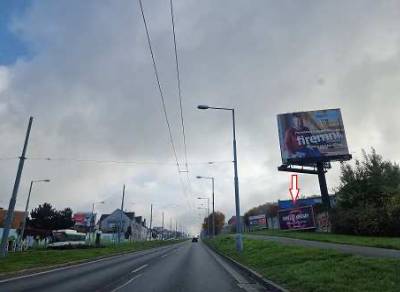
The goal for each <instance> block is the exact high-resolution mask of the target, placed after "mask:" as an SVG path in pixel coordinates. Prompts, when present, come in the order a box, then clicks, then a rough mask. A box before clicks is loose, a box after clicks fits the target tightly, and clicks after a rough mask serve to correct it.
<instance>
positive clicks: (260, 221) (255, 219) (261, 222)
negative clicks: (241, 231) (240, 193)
mask: <svg viewBox="0 0 400 292" xmlns="http://www.w3.org/2000/svg"><path fill="white" fill-rule="evenodd" d="M249 225H250V228H252V229H257V228H260V229H261V228H266V227H267V218H266V217H265V214H261V215H255V216H249Z"/></svg>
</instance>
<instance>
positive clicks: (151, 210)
mask: <svg viewBox="0 0 400 292" xmlns="http://www.w3.org/2000/svg"><path fill="white" fill-rule="evenodd" d="M152 224H153V204H151V205H150V240H152V239H153V231H152V229H151V228H152Z"/></svg>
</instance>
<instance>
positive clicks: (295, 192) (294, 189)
mask: <svg viewBox="0 0 400 292" xmlns="http://www.w3.org/2000/svg"><path fill="white" fill-rule="evenodd" d="M289 193H290V197H291V198H292V202H293V205H296V201H297V199H298V198H299V193H300V189H299V185H298V180H297V174H292V176H291V179H290V188H289Z"/></svg>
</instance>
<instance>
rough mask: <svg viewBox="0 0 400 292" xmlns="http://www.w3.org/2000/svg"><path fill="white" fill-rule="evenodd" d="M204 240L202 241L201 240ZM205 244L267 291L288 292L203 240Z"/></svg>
mask: <svg viewBox="0 0 400 292" xmlns="http://www.w3.org/2000/svg"><path fill="white" fill-rule="evenodd" d="M203 242H204V241H203ZM204 243H205V245H206V246H207V247H208V248H209V249H211V250H212V251H213V252H215V253H216V254H218V255H219V256H221V257H222V258H224V259H226V260H227V261H229V262H230V263H231V264H233V265H234V266H236V267H237V268H238V269H239V270H241V271H242V272H244V273H245V274H247V275H249V276H250V277H251V278H253V279H255V280H256V281H257V282H259V283H260V284H261V285H262V286H264V287H265V288H267V289H268V291H273V292H289V290H287V289H285V288H283V287H282V286H280V285H278V284H276V283H274V282H272V281H270V280H268V279H266V278H264V277H263V276H262V275H261V274H259V273H258V272H256V271H254V270H253V269H251V268H249V267H247V266H245V265H243V264H241V263H239V262H238V261H236V260H234V259H233V258H231V257H229V256H227V255H224V254H223V253H221V252H219V251H218V250H216V249H215V248H213V247H212V246H211V245H210V244H208V243H206V242H204Z"/></svg>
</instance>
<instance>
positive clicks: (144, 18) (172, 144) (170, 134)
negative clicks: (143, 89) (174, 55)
mask: <svg viewBox="0 0 400 292" xmlns="http://www.w3.org/2000/svg"><path fill="white" fill-rule="evenodd" d="M138 1H139V6H140V11H141V13H142V19H143V24H144V28H145V31H146V37H147V43H148V46H149V51H150V55H151V59H152V62H153V69H154V74H155V77H156V82H157V86H158V90H159V93H160V97H161V104H162V109H163V112H164V117H165V122H166V124H167V127H168V133H169V139H170V143H171V147H172V150H173V152H174V156H175V161H176V166H177V169H178V176H179V181H180V183H181V186H182V188H183V194H184V196H185V197H186V199H188V197H187V194H186V192H185V188H184V186H183V183H182V179H181V177H180V172H181V169H180V166H179V159H178V155H177V153H176V147H175V143H174V138H173V136H172V131H171V125H170V123H169V119H168V114H167V108H166V104H165V99H164V94H163V91H162V88H161V84H160V78H159V75H158V70H157V65H156V61H155V57H154V53H153V48H152V45H151V39H150V34H149V29H148V27H147V21H146V17H145V15H144V10H143V3H142V0H138ZM189 207H191V206H189ZM191 208H192V207H191Z"/></svg>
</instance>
